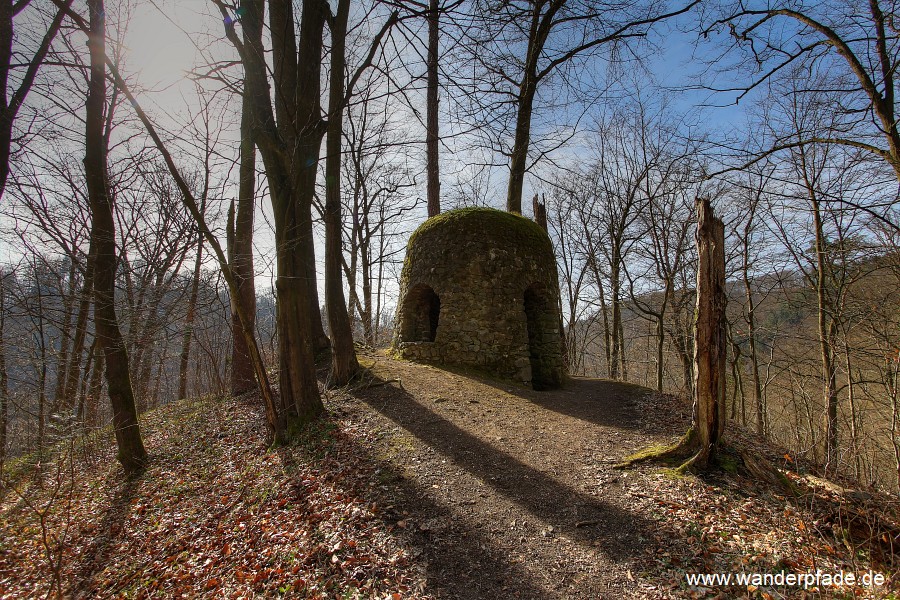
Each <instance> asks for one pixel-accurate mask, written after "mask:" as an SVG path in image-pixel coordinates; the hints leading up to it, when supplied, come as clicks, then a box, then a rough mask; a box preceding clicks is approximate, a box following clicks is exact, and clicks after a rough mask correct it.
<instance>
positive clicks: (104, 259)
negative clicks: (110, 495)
mask: <svg viewBox="0 0 900 600" xmlns="http://www.w3.org/2000/svg"><path fill="white" fill-rule="evenodd" d="M88 10H89V11H90V29H91V33H90V37H89V48H90V54H91V78H90V83H89V87H88V98H87V105H86V116H85V122H86V134H85V145H86V151H85V158H84V168H85V178H86V180H87V185H88V198H89V201H90V207H91V244H92V245H93V246H94V248H95V249H96V252H95V253H94V256H95V257H96V259H95V266H94V299H95V307H94V320H95V328H96V331H97V339H98V341H99V343H100V346H101V347H102V348H103V352H104V355H105V358H106V381H107V386H108V393H109V399H110V403H111V404H112V411H113V429H114V431H115V435H116V443H117V445H118V448H119V452H118V456H117V458H118V459H119V462H120V463H122V466H123V467H124V469H125V472H126V473H128V474H134V473H137V472H139V471H140V470H142V469H143V467H144V465H145V463H146V460H147V451H146V450H145V449H144V444H143V442H142V441H141V432H140V427H139V426H138V422H137V411H136V409H135V402H134V392H133V390H132V387H131V375H130V374H129V372H128V354H127V352H126V351H125V345H124V341H123V340H122V333H121V331H120V330H119V320H118V317H117V316H116V308H115V276H116V234H115V221H114V219H113V210H112V198H111V195H110V189H109V176H108V173H107V166H106V153H107V148H106V141H105V139H104V136H103V115H104V109H105V105H106V65H105V60H106V23H105V19H106V17H105V11H104V5H103V0H88Z"/></svg>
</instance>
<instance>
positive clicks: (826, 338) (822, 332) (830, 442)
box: [810, 191, 838, 468]
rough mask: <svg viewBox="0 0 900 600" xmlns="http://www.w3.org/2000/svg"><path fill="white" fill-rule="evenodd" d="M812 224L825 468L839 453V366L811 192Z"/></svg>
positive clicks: (823, 254) (818, 218)
mask: <svg viewBox="0 0 900 600" xmlns="http://www.w3.org/2000/svg"><path fill="white" fill-rule="evenodd" d="M810 201H811V202H812V208H813V223H814V226H815V235H816V241H815V244H816V303H817V308H818V333H819V347H820V351H821V358H822V379H823V382H824V384H825V387H824V397H825V467H826V468H829V467H836V466H837V454H838V396H837V367H836V365H835V360H834V336H835V324H834V319H833V318H830V317H829V304H828V287H827V276H826V272H825V271H826V269H827V265H826V262H827V257H826V250H825V234H824V231H823V228H822V212H821V210H820V208H819V201H818V199H817V198H816V197H815V196H814V195H813V193H812V191H810Z"/></svg>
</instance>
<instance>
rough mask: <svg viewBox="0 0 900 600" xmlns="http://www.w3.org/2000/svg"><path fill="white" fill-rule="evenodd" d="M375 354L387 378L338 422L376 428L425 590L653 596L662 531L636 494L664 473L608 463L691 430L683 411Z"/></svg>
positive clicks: (581, 386) (587, 389)
mask: <svg viewBox="0 0 900 600" xmlns="http://www.w3.org/2000/svg"><path fill="white" fill-rule="evenodd" d="M375 360H376V364H375V367H374V369H373V371H374V373H375V374H377V375H378V377H380V378H381V381H380V382H379V381H376V382H375V385H373V386H371V387H368V388H363V389H360V390H358V391H356V392H354V393H353V394H352V395H350V396H348V397H344V398H343V399H340V400H338V401H337V403H336V404H335V405H333V406H334V410H335V411H336V412H337V413H338V415H339V416H340V417H341V418H342V419H346V420H347V421H349V422H350V423H355V424H357V425H360V426H364V427H367V428H374V429H375V430H376V431H377V432H378V434H377V442H375V443H374V446H375V447H374V448H372V449H371V451H372V452H373V454H374V455H375V456H376V457H378V458H379V459H382V460H386V461H387V463H388V464H390V465H391V467H390V468H389V469H386V470H385V472H384V473H383V474H382V478H383V480H384V485H382V486H381V492H382V493H383V494H384V495H385V502H386V504H387V506H388V511H389V513H390V514H389V515H388V518H389V519H390V518H393V519H396V523H397V527H398V530H405V534H406V538H407V540H408V543H409V544H410V546H411V553H412V555H413V556H414V557H416V559H417V562H418V563H419V564H420V565H422V566H423V568H424V575H425V579H426V581H427V584H426V585H427V589H425V590H423V591H424V592H426V593H429V594H433V595H435V596H437V597H442V598H623V597H645V596H646V595H647V593H649V592H651V590H652V589H653V587H654V586H653V585H652V584H649V587H647V584H643V583H642V582H641V581H638V580H637V575H636V574H637V573H639V572H640V571H641V570H642V564H641V557H642V556H645V555H646V551H647V540H648V539H651V537H653V536H654V535H655V536H659V534H660V531H659V523H658V522H657V521H655V520H648V518H647V514H646V511H645V510H642V509H641V508H639V507H638V506H636V503H635V496H634V495H633V494H635V493H637V494H640V490H642V489H644V488H645V487H647V486H648V484H651V483H652V481H651V480H652V479H655V478H659V477H660V475H657V474H653V473H651V472H643V471H628V472H622V471H617V470H614V469H612V465H613V464H615V463H616V462H618V461H619V460H620V459H621V458H622V457H624V456H626V455H628V454H630V453H632V452H634V451H635V450H637V449H639V448H641V447H643V446H645V445H647V444H648V443H653V442H661V441H670V440H671V439H672V437H673V436H674V435H677V434H679V433H681V432H683V431H684V430H685V427H686V425H687V414H686V412H687V410H686V408H685V407H681V406H676V405H673V404H672V402H671V401H663V400H661V399H660V398H659V397H654V396H652V395H649V396H648V391H647V390H646V389H644V388H640V387H637V386H632V385H627V384H620V383H613V382H608V381H602V380H592V379H574V380H573V381H571V382H570V383H569V385H567V386H566V389H564V390H559V391H553V392H533V391H531V390H526V389H524V388H520V387H513V386H511V385H509V386H506V387H497V385H498V384H495V383H492V382H488V381H486V380H478V379H475V378H471V377H467V376H461V375H456V374H452V373H448V372H446V371H443V370H439V369H436V368H434V367H430V366H425V365H418V364H414V363H408V362H403V361H394V360H390V359H387V358H384V357H377V358H376V359H375ZM389 380H399V382H392V383H388V384H385V383H384V382H385V381H389ZM663 402H665V404H666V405H665V406H663V405H661V403H663ZM673 414H674V415H675V417H673ZM679 417H680V418H679ZM661 423H663V424H665V425H663V426H661V425H660V424H661ZM388 471H390V472H388ZM642 588H645V589H642Z"/></svg>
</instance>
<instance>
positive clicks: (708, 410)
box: [694, 198, 725, 468]
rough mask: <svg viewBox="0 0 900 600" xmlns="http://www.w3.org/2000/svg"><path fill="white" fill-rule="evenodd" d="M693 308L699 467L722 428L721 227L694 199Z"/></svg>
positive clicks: (707, 208) (703, 202) (702, 201)
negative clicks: (695, 224) (695, 299)
mask: <svg viewBox="0 0 900 600" xmlns="http://www.w3.org/2000/svg"><path fill="white" fill-rule="evenodd" d="M697 256H698V259H699V260H698V266H697V310H696V319H697V320H696V325H695V334H694V335H695V342H694V430H695V434H696V436H697V438H696V440H697V445H698V446H699V453H698V454H697V457H696V459H695V460H694V464H695V466H697V467H700V468H703V467H705V466H706V464H707V463H708V461H709V458H710V456H712V454H713V453H714V452H715V448H716V445H717V444H718V442H719V438H720V437H721V436H722V430H723V429H724V427H725V403H724V399H725V225H724V224H723V223H722V221H721V220H720V219H718V218H716V217H715V216H714V215H713V211H712V207H711V206H710V203H709V200H708V199H702V198H698V199H697Z"/></svg>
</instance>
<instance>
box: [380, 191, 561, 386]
mask: <svg viewBox="0 0 900 600" xmlns="http://www.w3.org/2000/svg"><path fill="white" fill-rule="evenodd" d="M560 323H561V320H560V313H559V280H558V277H557V272H556V258H555V256H554V253H553V246H552V244H551V242H550V238H549V237H548V236H547V233H546V232H545V231H544V230H542V229H541V228H540V227H539V226H538V225H537V224H536V223H534V222H533V221H530V220H529V219H526V218H524V217H521V216H519V215H516V214H512V213H507V212H502V211H498V210H494V209H489V208H468V209H461V210H453V211H448V212H446V213H443V214H440V215H438V216H435V217H432V218H430V219H428V220H427V221H425V223H423V224H422V225H421V226H420V227H419V228H418V229H417V230H416V231H415V232H414V233H413V235H412V237H411V238H410V241H409V245H408V247H407V251H406V260H405V262H404V265H403V273H402V276H401V281H400V304H399V306H398V310H397V321H396V327H395V337H394V350H395V351H396V352H397V353H398V354H399V355H400V356H402V357H404V358H408V359H412V360H420V361H427V362H435V363H439V364H447V365H460V366H471V367H476V368H479V369H482V370H485V371H488V372H491V373H494V374H496V375H497V376H499V377H502V378H507V379H514V380H517V381H520V382H522V383H525V384H528V385H532V386H534V388H535V389H547V388H554V387H558V386H559V385H561V383H562V380H563V375H564V365H563V359H562V339H561V337H560V330H559V326H560Z"/></svg>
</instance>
